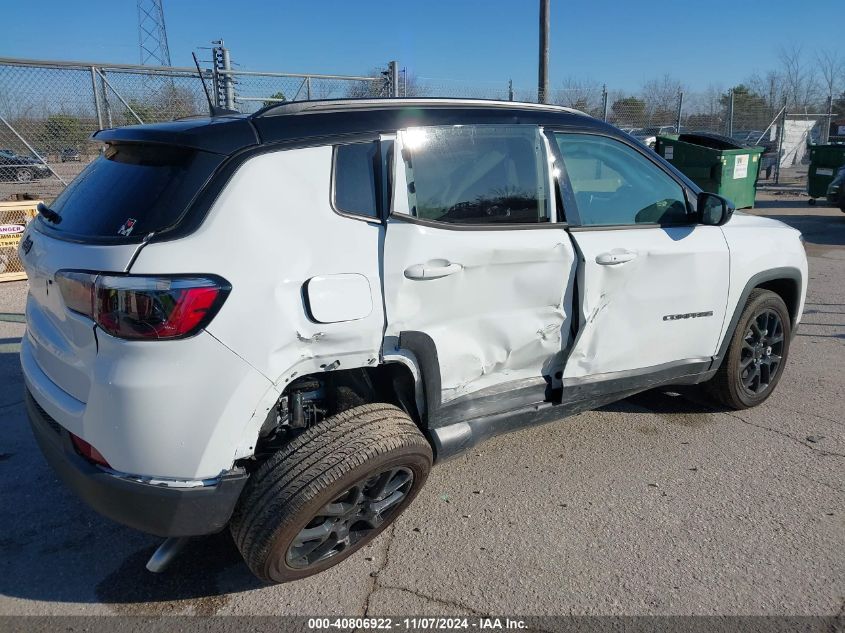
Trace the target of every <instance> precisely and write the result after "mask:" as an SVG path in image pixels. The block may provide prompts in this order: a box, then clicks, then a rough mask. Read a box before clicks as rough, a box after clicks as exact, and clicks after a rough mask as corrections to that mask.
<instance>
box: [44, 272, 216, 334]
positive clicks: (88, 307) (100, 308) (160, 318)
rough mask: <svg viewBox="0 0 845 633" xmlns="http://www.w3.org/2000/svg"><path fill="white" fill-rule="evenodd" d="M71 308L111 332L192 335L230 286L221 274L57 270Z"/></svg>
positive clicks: (204, 322) (67, 304)
mask: <svg viewBox="0 0 845 633" xmlns="http://www.w3.org/2000/svg"><path fill="white" fill-rule="evenodd" d="M56 283H57V284H58V286H59V289H60V290H61V293H62V298H63V299H64V301H65V305H66V306H67V307H68V309H69V310H73V311H74V312H78V313H80V314H84V315H85V316H87V317H89V318H91V319H93V320H94V321H95V322H96V323H97V325H99V326H100V327H101V328H102V329H103V330H105V331H106V332H108V333H109V334H111V335H113V336H117V337H120V338H125V339H142V340H150V339H174V338H181V337H185V336H190V335H192V334H195V333H196V332H197V331H198V330H200V329H201V328H203V327H205V326H206V325H207V324H208V322H209V321H211V319H212V318H213V317H214V315H215V314H216V313H217V311H218V310H219V309H220V306H221V305H222V304H223V301H224V300H225V299H226V296H227V295H228V293H229V290H230V287H229V285H228V284H226V283H225V282H224V281H222V280H221V279H219V278H209V277H140V276H124V277H120V276H116V275H96V274H91V273H82V272H77V271H60V272H58V273H56Z"/></svg>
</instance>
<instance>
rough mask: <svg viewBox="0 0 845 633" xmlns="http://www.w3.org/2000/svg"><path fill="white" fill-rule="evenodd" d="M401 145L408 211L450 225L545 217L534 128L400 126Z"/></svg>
mask: <svg viewBox="0 0 845 633" xmlns="http://www.w3.org/2000/svg"><path fill="white" fill-rule="evenodd" d="M402 143H403V150H402V158H403V162H404V164H405V173H406V178H407V181H408V208H409V209H410V211H411V215H413V216H416V217H418V218H420V219H422V220H431V221H435V222H446V223H455V224H537V223H541V222H548V221H549V194H548V175H547V171H546V164H547V162H548V159H547V158H546V148H545V145H544V144H543V140H542V138H541V137H540V130H539V128H537V127H534V126H529V125H520V126H517V125H513V126H507V125H476V126H472V125H470V126H465V125H461V126H451V127H419V128H410V129H407V130H404V132H403V133H402Z"/></svg>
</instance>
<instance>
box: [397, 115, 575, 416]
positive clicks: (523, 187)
mask: <svg viewBox="0 0 845 633" xmlns="http://www.w3.org/2000/svg"><path fill="white" fill-rule="evenodd" d="M397 145H398V151H397V152H396V160H395V166H394V167H395V168H394V174H395V176H394V181H395V195H394V203H393V212H392V215H391V217H390V218H389V219H388V223H387V230H386V237H385V246H384V272H383V275H384V301H385V309H386V314H387V328H386V332H385V334H386V337H388V338H390V337H399V336H400V335H402V333H404V332H417V333H422V334H423V335H425V337H428V338H430V340H431V341H432V342H433V345H434V347H435V348H436V355H437V361H438V363H439V372H440V385H441V388H440V393H438V394H436V396H435V399H434V402H435V405H438V404H439V405H445V404H447V403H450V402H452V403H453V404H454V403H455V401H456V400H457V399H459V398H462V397H469V398H473V397H476V396H477V397H478V398H484V397H485V396H484V394H488V395H490V397H491V398H493V399H495V398H496V397H497V395H498V396H500V395H501V393H500V392H502V391H507V392H511V391H513V390H521V391H522V392H523V395H525V396H526V397H528V398H529V400H530V398H531V396H532V395H534V394H536V395H537V398H536V399H537V400H542V399H543V392H544V386H545V381H544V380H543V376H544V375H548V374H549V373H552V372H553V371H554V367H555V363H558V367H559V362H560V350H561V345H562V343H561V341H562V337H563V341H564V342H565V341H566V340H567V337H568V336H569V325H570V319H571V302H572V294H571V293H572V282H573V280H574V274H575V252H574V248H573V245H572V242H571V240H570V239H569V236H568V235H567V234H566V231H565V229H564V227H563V225H559V224H556V222H555V220H556V218H555V217H554V213H553V209H554V201H553V199H552V195H551V192H552V190H553V188H552V186H551V180H550V174H549V170H548V153H547V146H546V139H545V138H544V137H543V136H542V135H541V134H540V131H539V129H538V128H536V127H531V126H510V127H508V126H444V127H437V128H414V129H412V130H406V131H403V132H402V133H400V135H399V139H398V140H397ZM431 384H433V383H431V382H429V381H427V384H426V386H427V388H428V387H430V385H431ZM532 390H533V391H532ZM526 391H528V392H530V393H527V394H526V393H525V392H526Z"/></svg>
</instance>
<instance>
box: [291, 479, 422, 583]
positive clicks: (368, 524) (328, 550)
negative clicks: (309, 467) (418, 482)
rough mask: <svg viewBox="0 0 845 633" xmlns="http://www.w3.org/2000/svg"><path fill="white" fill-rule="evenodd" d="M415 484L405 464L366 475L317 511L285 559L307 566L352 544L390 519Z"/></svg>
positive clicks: (338, 552) (298, 566) (295, 564)
mask: <svg viewBox="0 0 845 633" xmlns="http://www.w3.org/2000/svg"><path fill="white" fill-rule="evenodd" d="M413 484H414V473H413V472H412V471H411V469H410V468H406V467H404V466H399V467H395V468H390V469H388V470H385V471H382V472H379V473H376V474H371V475H367V476H366V477H365V478H363V479H361V480H359V481H358V482H356V483H355V484H353V485H352V486H351V487H350V488H348V489H347V490H346V491H344V492H343V493H341V494H340V495H338V496H337V497H335V498H334V499H333V500H332V501H330V502H329V503H327V504H326V505H324V506H323V507H322V508H320V510H318V511H317V514H316V515H315V516H314V517H313V518H312V519H311V520H310V521H309V522H308V523H307V524H306V525H305V527H304V528H303V529H302V530H301V531H300V532H299V534H297V536H296V537H295V538H294V539H293V541H292V542H291V544H290V546H289V547H288V550H287V553H286V554H285V561H286V562H287V564H288V565H289V566H290V567H292V568H294V569H306V568H308V567H311V566H313V565H315V564H317V563H320V562H322V561H324V560H326V559H328V558H331V557H333V556H336V555H337V554H340V553H341V552H343V551H345V550H347V549H349V548H350V547H353V546H354V545H355V544H357V543H359V542H360V541H362V540H363V539H366V538H367V536H368V535H369V534H370V533H372V532H373V531H375V530H377V529H378V528H379V527H380V526H381V525H382V524H383V523H384V522H385V521H387V520H389V519H390V516H391V514H392V513H393V511H394V510H395V509H396V508H398V507H399V506H400V505H401V503H402V500H403V499H405V497H406V496H407V495H408V493H409V492H410V490H411V488H412V487H413Z"/></svg>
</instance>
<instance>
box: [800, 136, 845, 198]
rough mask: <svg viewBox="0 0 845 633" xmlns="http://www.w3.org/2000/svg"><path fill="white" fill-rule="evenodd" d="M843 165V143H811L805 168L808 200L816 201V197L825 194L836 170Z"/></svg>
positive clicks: (844, 161)
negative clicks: (808, 164)
mask: <svg viewBox="0 0 845 633" xmlns="http://www.w3.org/2000/svg"><path fill="white" fill-rule="evenodd" d="M842 165H845V145H838V144H835V143H831V144H830V145H813V146H812V147H811V148H810V168H809V169H808V170H807V195H809V196H810V199H809V200H808V202H809V203H810V204H815V203H816V198H824V197H825V196H826V195H827V186H828V185H829V184H830V182H831V181H832V180H833V177H834V176H835V175H836V170H838V169H839V168H840V167H841V166H842Z"/></svg>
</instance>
